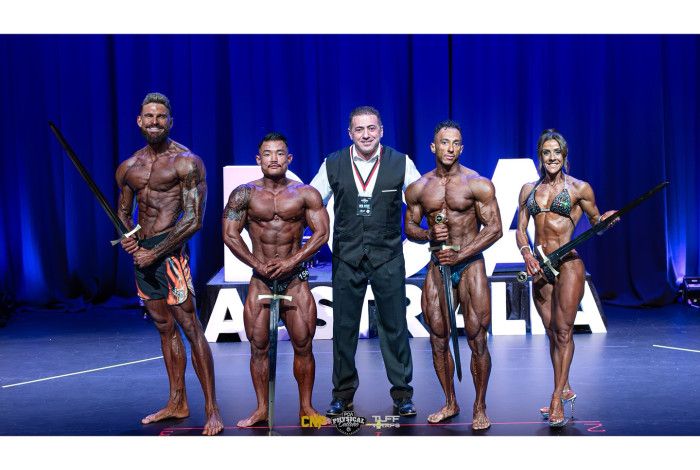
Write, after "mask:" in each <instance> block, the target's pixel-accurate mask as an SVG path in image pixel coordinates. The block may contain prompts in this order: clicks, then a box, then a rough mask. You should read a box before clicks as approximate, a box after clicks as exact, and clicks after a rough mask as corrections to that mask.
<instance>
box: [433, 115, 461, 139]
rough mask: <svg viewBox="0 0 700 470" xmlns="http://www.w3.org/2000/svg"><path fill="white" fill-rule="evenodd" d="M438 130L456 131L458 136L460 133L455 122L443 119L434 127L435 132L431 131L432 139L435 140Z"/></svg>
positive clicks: (458, 126)
mask: <svg viewBox="0 0 700 470" xmlns="http://www.w3.org/2000/svg"><path fill="white" fill-rule="evenodd" d="M440 129H457V130H458V131H459V133H460V134H461V133H462V127H461V126H460V125H459V123H458V122H457V121H453V120H452V119H444V120H442V121H440V122H438V123H437V125H436V126H435V131H433V139H435V136H436V135H438V132H440Z"/></svg>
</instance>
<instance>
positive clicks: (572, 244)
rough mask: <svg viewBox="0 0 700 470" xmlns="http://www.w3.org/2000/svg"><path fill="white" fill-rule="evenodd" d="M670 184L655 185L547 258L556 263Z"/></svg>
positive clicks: (665, 182)
mask: <svg viewBox="0 0 700 470" xmlns="http://www.w3.org/2000/svg"><path fill="white" fill-rule="evenodd" d="M669 184H670V183H669V182H668V181H664V182H662V183H659V184H657V185H656V186H654V187H653V188H651V189H650V190H649V191H647V192H646V193H644V194H642V195H641V196H639V197H638V198H637V199H635V200H634V201H632V202H630V203H629V204H627V205H626V206H624V207H623V208H622V209H620V210H619V211H617V212H615V213H613V214H612V215H611V216H610V217H608V218H607V219H605V220H603V221H601V222H600V223H599V224H595V225H594V226H593V227H591V228H589V229H588V230H586V231H585V232H583V233H582V234H581V235H579V236H578V237H576V238H574V239H573V240H571V241H570V242H568V243H566V244H564V245H562V246H560V247H559V248H557V249H556V250H554V251H553V252H551V253H550V254H549V255H548V256H547V257H548V258H549V259H550V260H551V261H552V263H558V262H559V260H560V259H561V258H563V257H564V255H566V254H567V253H569V252H570V251H571V250H573V249H574V248H576V247H577V246H579V245H580V244H581V243H583V242H585V241H586V240H588V239H589V238H591V237H592V236H593V235H596V234H597V233H600V232H602V231H603V230H605V229H607V228H608V227H610V225H611V224H612V223H613V222H614V221H615V220H616V219H619V218H620V217H622V216H623V215H625V214H626V213H628V212H629V211H631V210H632V209H634V208H635V207H637V206H638V205H639V204H641V203H642V202H644V201H646V200H647V199H649V198H650V197H651V196H653V195H654V194H656V193H657V192H659V191H661V190H662V189H663V188H665V187H666V186H668V185H669Z"/></svg>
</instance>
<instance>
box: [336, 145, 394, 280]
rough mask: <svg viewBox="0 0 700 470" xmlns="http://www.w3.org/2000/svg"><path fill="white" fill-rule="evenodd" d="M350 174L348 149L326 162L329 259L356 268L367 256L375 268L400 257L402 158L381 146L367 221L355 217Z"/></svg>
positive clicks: (354, 192) (354, 202) (355, 196)
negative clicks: (330, 197) (330, 223)
mask: <svg viewBox="0 0 700 470" xmlns="http://www.w3.org/2000/svg"><path fill="white" fill-rule="evenodd" d="M353 172H354V169H353V166H352V159H351V157H350V147H345V148H344V149H342V150H339V151H338V152H335V153H332V154H331V155H329V156H328V157H327V158H326V173H327V175H328V182H329V183H330V186H331V189H332V190H333V197H334V202H333V204H334V212H335V224H334V226H333V256H337V257H338V258H340V259H342V260H343V261H345V262H346V263H348V264H350V265H352V266H355V267H357V266H359V264H360V261H361V260H362V256H363V255H367V257H368V258H369V261H370V263H372V266H374V267H377V266H380V265H382V264H384V263H386V262H387V261H389V260H391V259H393V258H395V257H396V256H402V255H403V245H402V243H401V205H402V194H403V182H404V177H405V173H406V155H405V154H403V153H400V152H397V151H396V150H394V149H392V148H391V147H387V146H382V154H381V163H380V165H379V172H378V174H377V175H376V176H375V178H376V183H375V185H374V190H373V192H372V215H371V216H369V217H364V216H360V215H357V196H358V192H357V186H356V185H355V178H354V176H353Z"/></svg>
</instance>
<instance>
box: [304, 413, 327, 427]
mask: <svg viewBox="0 0 700 470" xmlns="http://www.w3.org/2000/svg"><path fill="white" fill-rule="evenodd" d="M324 424H326V417H325V416H321V415H314V416H302V417H301V427H302V428H316V429H321V426H323V425H324Z"/></svg>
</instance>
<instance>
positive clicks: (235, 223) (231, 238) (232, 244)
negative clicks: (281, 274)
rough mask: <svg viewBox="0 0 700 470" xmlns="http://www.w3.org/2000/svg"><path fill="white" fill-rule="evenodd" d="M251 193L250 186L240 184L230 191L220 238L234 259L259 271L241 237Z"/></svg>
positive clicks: (258, 264) (258, 265) (254, 258)
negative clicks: (221, 237)
mask: <svg viewBox="0 0 700 470" xmlns="http://www.w3.org/2000/svg"><path fill="white" fill-rule="evenodd" d="M252 191H253V190H252V188H251V186H249V185H247V184H242V185H240V186H238V187H237V188H236V189H234V190H233V191H231V194H230V195H229V197H228V203H227V204H226V207H225V208H224V215H223V217H222V236H223V238H224V243H225V244H226V246H227V247H228V248H229V250H231V252H232V253H233V254H234V256H236V258H238V259H240V260H241V261H243V262H244V263H245V264H247V265H248V266H250V267H251V268H253V269H255V270H256V271H260V261H258V259H257V258H256V257H255V256H254V255H253V253H251V252H250V250H249V249H248V245H246V243H245V241H244V240H243V237H242V236H241V231H243V228H244V227H245V225H246V219H247V216H248V204H249V203H250V195H251V193H252Z"/></svg>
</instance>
